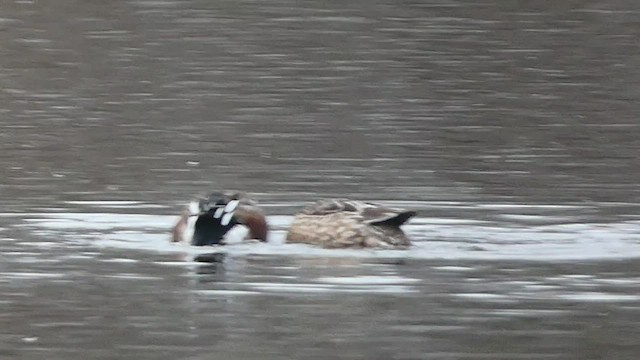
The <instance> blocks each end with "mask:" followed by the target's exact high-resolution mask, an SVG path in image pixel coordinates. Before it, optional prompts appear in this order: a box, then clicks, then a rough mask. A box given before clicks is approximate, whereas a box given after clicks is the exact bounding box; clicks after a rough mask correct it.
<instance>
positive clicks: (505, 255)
mask: <svg viewBox="0 0 640 360" xmlns="http://www.w3.org/2000/svg"><path fill="white" fill-rule="evenodd" d="M176 219H177V217H176V216H167V215H153V214H152V215H142V214H113V213H79V212H73V213H33V214H26V215H23V220H24V223H23V225H22V227H25V228H29V229H32V230H33V231H34V233H37V234H39V235H40V236H45V237H50V238H51V240H50V239H43V241H41V242H31V243H30V244H31V245H30V246H37V247H55V246H61V245H64V243H65V242H67V243H73V244H77V243H78V242H88V243H90V244H92V245H98V246H101V247H112V248H122V249H136V250H148V251H156V252H184V253H187V254H194V255H195V254H199V253H212V252H224V253H228V254H232V255H233V254H235V255H250V254H255V255H285V256H311V257H358V258H362V257H364V258H409V259H479V260H483V259H485V260H501V259H502V260H504V259H514V260H537V261H547V260H589V259H623V258H633V257H640V222H639V221H637V220H636V221H622V222H617V223H607V224H597V223H569V224H557V225H539V226H514V225H504V224H503V225H501V224H497V223H493V222H491V223H490V222H483V221H475V220H465V219H462V220H456V219H440V218H418V219H412V220H411V222H410V223H409V224H407V225H405V226H404V229H405V231H406V232H407V234H408V235H409V237H411V238H412V239H413V243H414V245H413V246H412V247H411V248H410V249H408V250H378V249H322V248H318V247H314V246H309V245H305V244H286V243H285V236H286V229H287V227H288V226H289V224H290V223H291V222H292V220H293V217H292V216H283V215H276V216H269V217H268V222H269V227H270V230H271V231H270V234H269V239H268V243H260V242H255V241H250V242H246V241H243V238H244V236H245V235H246V229H245V228H243V227H240V226H238V227H236V228H234V230H233V231H232V232H231V233H230V234H229V237H228V238H229V239H227V240H228V241H227V243H228V244H229V245H226V246H207V247H193V246H190V245H188V244H175V243H171V242H170V229H171V227H172V226H173V224H174V223H175V221H176ZM52 239H55V240H52ZM60 242H63V243H62V244H61V243H60ZM25 244H27V243H25ZM450 270H451V271H454V270H456V271H463V269H450Z"/></svg>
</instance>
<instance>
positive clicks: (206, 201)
mask: <svg viewBox="0 0 640 360" xmlns="http://www.w3.org/2000/svg"><path fill="white" fill-rule="evenodd" d="M237 225H244V226H245V227H247V229H248V230H249V231H248V233H247V236H246V239H256V240H259V241H262V242H266V241H267V233H268V225H267V220H266V217H265V215H264V212H263V211H262V210H261V209H260V207H258V205H257V203H256V202H255V201H254V200H253V199H251V198H250V197H248V196H247V195H246V194H245V193H242V192H237V191H217V192H212V193H209V194H208V195H206V196H204V197H200V198H198V199H196V200H194V201H192V202H191V203H190V204H189V205H188V206H187V207H185V209H184V210H182V212H181V213H180V216H179V217H178V220H177V222H176V223H175V225H174V226H173V228H172V230H171V240H172V242H176V243H179V242H187V241H188V242H190V243H191V245H194V246H206V245H223V244H224V243H225V240H226V239H225V235H227V233H228V232H229V231H230V230H231V229H232V228H234V227H235V226H237Z"/></svg>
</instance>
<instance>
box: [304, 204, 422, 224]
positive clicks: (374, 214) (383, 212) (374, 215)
mask: <svg viewBox="0 0 640 360" xmlns="http://www.w3.org/2000/svg"><path fill="white" fill-rule="evenodd" d="M340 212H342V213H349V215H353V216H358V217H360V218H361V219H362V222H364V223H365V224H370V225H390V226H400V225H402V224H404V223H405V222H407V220H409V219H411V218H412V217H414V216H415V215H416V212H415V211H408V210H402V209H393V208H389V207H386V206H382V205H380V204H375V203H369V202H362V201H355V200H346V199H327V200H320V201H318V202H316V203H315V204H312V205H310V206H308V207H307V208H305V209H304V210H302V213H303V214H305V215H317V216H323V215H329V214H334V213H340Z"/></svg>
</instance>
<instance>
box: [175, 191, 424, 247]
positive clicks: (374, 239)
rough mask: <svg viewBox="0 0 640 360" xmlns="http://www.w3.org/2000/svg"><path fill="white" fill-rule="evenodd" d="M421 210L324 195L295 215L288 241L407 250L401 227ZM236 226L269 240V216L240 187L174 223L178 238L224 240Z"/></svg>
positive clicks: (201, 202)
mask: <svg viewBox="0 0 640 360" xmlns="http://www.w3.org/2000/svg"><path fill="white" fill-rule="evenodd" d="M415 215H416V212H415V211H407V210H400V209H391V208H387V207H384V206H381V205H377V204H372V203H367V202H361V201H353V200H333V199H332V200H320V201H318V202H316V203H315V204H312V205H310V206H308V207H307V208H305V209H303V210H302V211H301V212H300V213H298V214H296V215H295V217H294V219H293V223H292V224H291V226H290V228H289V230H288V232H287V237H286V241H287V242H288V243H304V244H311V245H317V246H321V247H324V248H395V249H404V248H407V247H409V246H410V245H411V241H410V240H409V239H408V238H407V236H406V235H405V233H404V232H403V231H402V229H400V226H401V225H402V224H404V223H405V222H406V221H407V220H409V219H410V218H412V217H413V216H415ZM194 218H195V222H194V221H193V220H194ZM236 225H244V226H246V227H247V228H248V229H249V233H248V234H247V239H257V240H260V241H267V232H268V225H267V221H266V218H265V215H264V213H263V212H262V210H261V209H260V208H259V207H258V206H257V204H256V203H255V202H254V201H253V200H251V199H250V198H248V197H246V196H245V195H244V194H242V193H238V192H214V193H211V194H209V195H208V196H207V197H205V198H201V199H199V200H198V201H197V203H192V204H191V206H190V208H187V209H185V210H184V211H183V212H182V214H181V215H180V218H179V220H178V222H177V223H176V225H175V226H174V227H173V241H174V242H181V241H186V240H190V242H191V245H195V246H203V245H215V244H222V243H223V238H224V236H225V234H226V233H227V232H228V231H229V230H231V229H232V228H233V227H234V226H236ZM189 238H190V239H189Z"/></svg>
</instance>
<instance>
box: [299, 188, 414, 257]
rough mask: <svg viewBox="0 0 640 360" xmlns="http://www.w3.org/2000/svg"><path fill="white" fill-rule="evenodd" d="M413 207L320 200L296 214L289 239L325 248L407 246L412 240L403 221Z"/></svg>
mask: <svg viewBox="0 0 640 360" xmlns="http://www.w3.org/2000/svg"><path fill="white" fill-rule="evenodd" d="M415 215H416V213H415V212H414V211H406V210H399V209H391V208H387V207H384V206H381V205H377V204H372V203H366V202H360V201H352V200H339V199H338V200H321V201H318V202H316V203H315V204H313V205H311V206H309V207H307V208H305V209H304V210H302V211H301V212H300V213H299V214H297V215H296V216H295V218H294V220H293V223H292V224H291V227H290V228H289V232H288V233H287V242H290V243H305V244H313V245H319V246H322V247H325V248H364V247H367V248H368V247H373V248H399V249H402V248H407V247H409V246H410V245H411V241H410V240H409V239H408V238H407V236H406V235H405V234H404V232H403V231H402V229H400V225H402V224H404V223H405V222H406V221H407V220H409V219H410V218H411V217H413V216H415Z"/></svg>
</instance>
